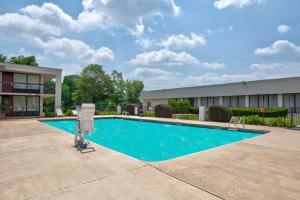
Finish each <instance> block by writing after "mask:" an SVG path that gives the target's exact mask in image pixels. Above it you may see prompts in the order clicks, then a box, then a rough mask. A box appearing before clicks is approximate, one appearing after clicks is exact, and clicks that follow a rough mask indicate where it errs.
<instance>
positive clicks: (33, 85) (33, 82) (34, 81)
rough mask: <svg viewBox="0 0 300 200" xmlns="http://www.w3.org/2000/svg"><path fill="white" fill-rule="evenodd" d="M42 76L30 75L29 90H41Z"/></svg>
mask: <svg viewBox="0 0 300 200" xmlns="http://www.w3.org/2000/svg"><path fill="white" fill-rule="evenodd" d="M39 84H40V76H39V75H36V74H28V89H33V90H38V89H39V88H40V86H39Z"/></svg>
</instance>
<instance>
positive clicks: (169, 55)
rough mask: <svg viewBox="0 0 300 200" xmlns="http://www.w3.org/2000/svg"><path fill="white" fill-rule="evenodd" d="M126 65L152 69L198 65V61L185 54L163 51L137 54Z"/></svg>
mask: <svg viewBox="0 0 300 200" xmlns="http://www.w3.org/2000/svg"><path fill="white" fill-rule="evenodd" d="M128 63H129V64H132V65H136V66H144V67H153V66H189V65H198V64H200V61H199V60H198V59H197V58H195V57H193V56H192V55H191V54H189V53H186V52H180V53H176V52H173V51H169V50H165V49H163V50H159V51H150V52H145V53H141V54H138V55H136V57H135V58H133V59H132V60H130V61H129V62H128Z"/></svg>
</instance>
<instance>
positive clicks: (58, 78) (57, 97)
mask: <svg viewBox="0 0 300 200" xmlns="http://www.w3.org/2000/svg"><path fill="white" fill-rule="evenodd" d="M55 108H61V71H58V72H57V74H56V78H55Z"/></svg>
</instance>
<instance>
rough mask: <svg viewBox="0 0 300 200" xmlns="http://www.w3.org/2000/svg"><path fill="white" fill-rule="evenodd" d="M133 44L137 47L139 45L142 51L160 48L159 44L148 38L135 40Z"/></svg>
mask: <svg viewBox="0 0 300 200" xmlns="http://www.w3.org/2000/svg"><path fill="white" fill-rule="evenodd" d="M135 43H136V44H138V45H140V46H141V47H143V48H144V49H148V48H152V47H156V46H160V43H159V42H157V41H156V40H151V39H148V38H145V39H144V38H142V39H137V40H136V41H135Z"/></svg>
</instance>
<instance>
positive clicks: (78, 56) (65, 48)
mask: <svg viewBox="0 0 300 200" xmlns="http://www.w3.org/2000/svg"><path fill="white" fill-rule="evenodd" d="M39 45H40V47H41V48H42V49H43V50H44V51H45V53H47V54H50V55H54V56H56V57H59V58H61V59H64V60H74V59H75V60H78V61H80V62H81V63H86V64H90V63H98V62H100V61H102V60H104V59H110V60H113V59H114V53H113V51H112V50H111V49H109V48H107V47H101V48H99V49H93V48H91V47H90V46H88V45H87V44H85V43H84V42H82V41H79V40H71V39H68V38H52V39H50V40H49V41H47V42H42V43H40V44H39Z"/></svg>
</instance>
